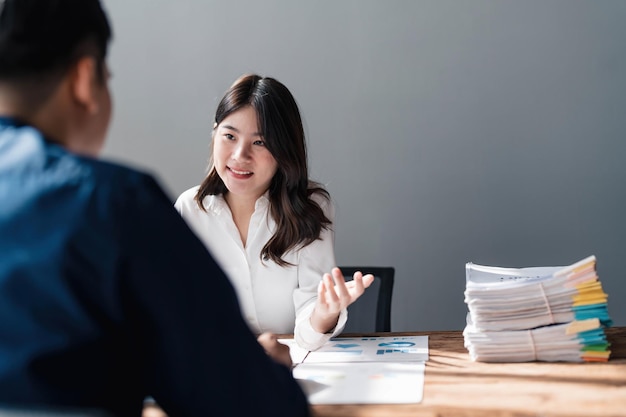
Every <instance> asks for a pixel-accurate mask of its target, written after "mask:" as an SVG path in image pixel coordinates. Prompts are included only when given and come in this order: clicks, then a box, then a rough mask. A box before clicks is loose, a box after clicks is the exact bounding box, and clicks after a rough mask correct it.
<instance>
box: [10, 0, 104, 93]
mask: <svg viewBox="0 0 626 417" xmlns="http://www.w3.org/2000/svg"><path fill="white" fill-rule="evenodd" d="M110 39H111V27H110V25H109V22H108V19H107V16H106V14H105V12H104V10H103V8H102V6H101V4H100V0H0V81H3V80H5V81H6V80H16V81H19V80H24V81H26V80H31V79H42V78H43V79H45V78H47V77H48V76H54V75H55V74H60V73H63V72H64V71H65V70H66V69H67V68H69V67H70V66H71V65H72V64H73V63H74V62H75V61H76V60H77V59H78V58H80V57H81V56H83V55H92V56H94V58H96V60H97V61H98V64H99V65H98V66H99V68H100V71H102V69H103V65H104V62H105V59H106V55H107V47H108V43H109V41H110Z"/></svg>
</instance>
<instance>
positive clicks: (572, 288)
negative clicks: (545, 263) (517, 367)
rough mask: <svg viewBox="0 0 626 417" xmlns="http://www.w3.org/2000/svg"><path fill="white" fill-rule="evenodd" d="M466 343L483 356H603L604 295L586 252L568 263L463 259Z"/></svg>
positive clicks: (571, 358) (562, 358)
mask: <svg viewBox="0 0 626 417" xmlns="http://www.w3.org/2000/svg"><path fill="white" fill-rule="evenodd" d="M465 302H466V303H467V306H468V309H469V314H468V317H467V326H466V328H465V331H464V336H465V345H466V347H467V349H468V350H469V352H470V356H471V358H472V359H473V360H478V361H484V362H525V361H533V360H540V361H598V360H601V361H606V360H608V358H609V355H610V351H609V350H608V346H609V345H608V343H607V340H606V336H605V334H604V328H605V327H609V326H611V324H612V322H611V319H610V317H609V314H608V309H607V295H606V294H605V293H604V291H603V290H602V285H601V283H600V281H599V278H598V275H597V273H596V258H595V256H590V257H588V258H585V259H583V260H581V261H579V262H577V263H575V264H573V265H570V266H567V267H533V268H499V267H491V266H482V265H475V264H473V263H468V264H467V265H466V291H465ZM541 326H544V327H541Z"/></svg>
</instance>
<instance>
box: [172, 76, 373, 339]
mask: <svg viewBox="0 0 626 417" xmlns="http://www.w3.org/2000/svg"><path fill="white" fill-rule="evenodd" d="M176 208H177V209H178V211H179V212H180V213H181V215H182V216H183V218H185V220H186V221H187V222H188V223H189V225H190V226H191V227H192V229H193V230H194V231H195V232H196V234H197V235H198V236H199V237H200V238H201V239H202V240H203V242H204V243H205V245H206V246H207V247H208V248H209V250H210V251H211V253H212V254H213V255H214V256H215V258H216V259H217V261H218V262H219V264H220V266H221V267H222V268H223V269H224V271H225V272H226V274H227V275H228V277H229V278H230V280H231V282H232V283H233V285H234V287H235V289H236V291H237V295H238V297H239V302H240V304H241V308H242V310H243V313H244V317H245V318H246V319H247V321H248V325H249V326H250V327H251V328H252V329H253V331H254V332H256V333H262V332H268V331H269V332H273V333H294V335H295V338H296V340H297V341H298V343H299V344H300V346H302V347H303V348H306V349H309V350H315V349H317V348H318V347H320V346H321V345H322V344H324V343H325V342H326V341H327V340H328V339H329V338H330V337H332V336H333V335H336V334H338V333H340V332H341V331H342V330H343V327H344V325H345V323H346V320H347V310H346V308H347V306H348V305H350V304H351V303H352V302H354V301H355V300H356V299H357V298H358V297H359V296H360V295H361V294H362V293H363V292H364V290H365V288H366V287H368V286H369V285H370V284H371V282H372V280H373V277H372V276H370V275H368V276H366V277H363V276H362V274H361V273H360V272H357V273H356V274H355V279H354V281H352V282H349V283H346V282H345V281H344V278H343V275H342V274H341V271H340V270H339V269H338V268H336V264H335V255H334V246H333V232H332V229H331V225H332V219H333V210H332V204H331V202H330V198H329V195H328V193H327V192H326V190H325V189H324V188H322V187H321V186H320V185H319V184H318V183H316V182H314V181H311V180H310V179H309V177H308V168H307V154H306V143H305V138H304V129H303V127H302V120H301V117H300V112H299V110H298V106H297V104H296V101H295V99H294V98H293V96H292V95H291V93H290V92H289V90H288V89H287V87H285V86H284V85H283V84H282V83H280V82H279V81H277V80H275V79H273V78H269V77H265V78H264V77H261V76H258V75H244V76H242V77H240V78H239V79H238V80H237V81H235V83H234V84H233V85H232V86H231V87H230V89H229V90H228V91H227V92H226V94H225V95H224V97H223V98H222V100H221V102H220V103H219V105H218V108H217V111H216V115H215V124H214V130H213V143H212V155H211V161H210V167H209V174H208V175H207V177H206V178H205V179H204V181H203V182H202V184H201V185H200V186H197V187H194V188H191V189H189V190H187V191H186V192H184V193H183V194H182V195H181V196H180V197H179V198H178V200H177V202H176Z"/></svg>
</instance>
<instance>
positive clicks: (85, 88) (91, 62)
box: [70, 56, 100, 114]
mask: <svg viewBox="0 0 626 417" xmlns="http://www.w3.org/2000/svg"><path fill="white" fill-rule="evenodd" d="M99 82H100V81H99V80H98V74H97V64H96V60H95V58H93V57H90V56H83V57H82V58H80V59H79V60H78V61H76V63H75V64H74V66H73V68H72V72H71V79H70V89H71V94H72V98H73V100H74V102H76V104H78V105H79V106H81V107H83V108H84V109H85V110H86V111H87V112H88V113H89V114H96V113H98V111H99V110H100V108H99V105H98V100H97V93H98V86H99Z"/></svg>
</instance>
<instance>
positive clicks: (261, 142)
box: [254, 140, 265, 146]
mask: <svg viewBox="0 0 626 417" xmlns="http://www.w3.org/2000/svg"><path fill="white" fill-rule="evenodd" d="M254 144H255V145H259V146H265V142H264V141H262V140H255V141H254Z"/></svg>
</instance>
